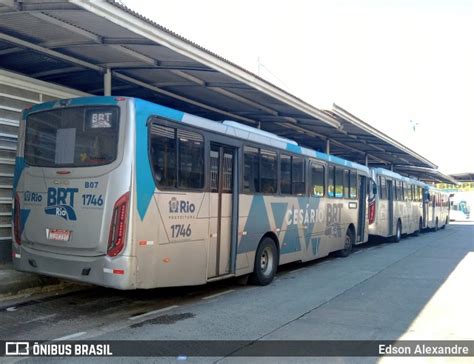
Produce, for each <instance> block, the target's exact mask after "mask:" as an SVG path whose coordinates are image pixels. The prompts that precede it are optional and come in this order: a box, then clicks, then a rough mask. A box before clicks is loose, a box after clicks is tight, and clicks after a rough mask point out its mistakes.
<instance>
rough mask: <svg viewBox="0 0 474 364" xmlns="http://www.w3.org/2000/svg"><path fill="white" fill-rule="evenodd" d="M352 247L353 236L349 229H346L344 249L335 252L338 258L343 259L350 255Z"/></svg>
mask: <svg viewBox="0 0 474 364" xmlns="http://www.w3.org/2000/svg"><path fill="white" fill-rule="evenodd" d="M353 247H354V234H353V233H352V231H351V229H347V231H346V236H345V237H344V248H343V249H341V250H339V251H338V252H337V255H338V256H339V257H342V258H345V257H348V256H349V255H351V253H352V248H353Z"/></svg>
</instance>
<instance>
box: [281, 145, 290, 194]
mask: <svg viewBox="0 0 474 364" xmlns="http://www.w3.org/2000/svg"><path fill="white" fill-rule="evenodd" d="M280 190H281V193H282V194H285V195H290V194H291V157H290V156H289V155H286V154H280Z"/></svg>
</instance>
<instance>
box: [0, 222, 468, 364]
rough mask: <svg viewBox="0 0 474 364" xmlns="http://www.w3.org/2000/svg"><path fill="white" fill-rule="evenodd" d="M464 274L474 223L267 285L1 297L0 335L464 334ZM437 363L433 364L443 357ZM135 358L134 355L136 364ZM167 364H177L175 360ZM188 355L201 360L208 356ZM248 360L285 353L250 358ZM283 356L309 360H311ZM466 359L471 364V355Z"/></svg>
mask: <svg viewBox="0 0 474 364" xmlns="http://www.w3.org/2000/svg"><path fill="white" fill-rule="evenodd" d="M473 277H474V225H472V224H459V225H450V226H448V227H447V228H446V229H445V230H441V231H439V232H436V233H433V232H431V233H426V234H422V235H421V236H419V237H407V238H405V239H404V240H402V241H401V242H400V243H399V244H393V243H384V244H375V243H370V244H366V245H365V246H363V247H360V248H358V249H357V251H356V252H355V253H354V254H352V255H351V256H350V257H348V258H345V259H344V258H332V257H330V258H327V259H323V260H319V261H318V262H315V263H314V262H313V263H308V264H304V265H302V264H293V265H290V266H287V267H284V268H283V269H282V270H281V271H280V272H279V274H278V276H277V278H276V280H275V281H274V282H273V284H271V285H269V286H267V287H253V286H239V285H238V284H237V283H236V282H235V281H225V282H219V283H215V284H212V285H207V286H201V287H194V288H177V289H166V290H151V291H140V292H120V291H113V290H109V289H102V288H87V287H85V288H84V289H82V290H81V291H76V292H69V293H67V294H65V295H56V296H53V297H51V296H43V297H41V296H39V297H36V298H34V299H30V300H26V301H25V300H23V301H21V300H20V301H16V302H14V301H10V302H3V303H0V309H1V311H0V324H1V325H0V337H1V338H8V339H32V340H33V339H48V340H50V339H57V338H62V337H69V338H71V339H72V338H74V339H96V340H114V339H118V340H119V339H133V340H140V339H145V340H153V339H179V340H185V339H200V340H203V339H222V340H227V339H242V340H298V339H301V340H321V339H323V340H330V339H340V340H366V339H367V340H370V339H387V340H394V339H425V340H429V339H438V340H443V339H449V340H462V339H465V340H473V339H474V309H473V308H474V293H473V289H472V288H473ZM156 310H158V311H157V312H155V311H156ZM394 359H396V360H397V361H399V360H400V358H392V360H390V358H385V359H384V360H382V362H386V361H388V362H394ZM435 359H436V358H435ZM437 359H438V360H434V361H435V362H445V361H446V358H445V359H443V358H437ZM67 360H68V361H67V362H68V363H69V362H80V361H81V360H79V359H76V360H70V359H67ZM213 360H219V361H222V362H226V363H227V362H231V363H233V362H242V361H243V359H242V358H240V359H235V358H213ZM379 360H380V359H377V358H338V359H337V361H338V362H354V361H356V362H377V361H379ZM30 361H31V362H35V361H36V360H33V359H31V360H30ZM48 361H51V362H53V361H59V360H58V359H57V360H48ZM117 361H118V360H117V358H114V359H113V360H110V362H111V363H112V362H114V363H115V362H117ZM123 361H124V362H128V361H130V358H128V359H126V360H125V359H124V360H123ZM143 361H144V360H143V359H138V358H136V359H135V362H137V363H138V362H143ZM167 361H168V362H176V358H172V359H169V360H167ZM187 361H190V362H196V361H199V362H209V361H211V358H187ZM255 361H257V362H262V363H267V362H268V363H271V362H272V363H273V362H275V361H279V362H288V361H289V359H288V358H279V359H277V360H275V359H265V358H259V359H257V360H255V358H253V359H252V362H255ZM319 361H323V362H333V361H334V359H319ZM425 361H426V359H425V360H423V359H422V360H421V361H420V362H425ZM148 362H154V360H151V359H150V360H148ZM291 362H314V358H311V359H309V358H308V359H304V358H298V359H295V360H291ZM465 362H472V358H469V360H466V361H465Z"/></svg>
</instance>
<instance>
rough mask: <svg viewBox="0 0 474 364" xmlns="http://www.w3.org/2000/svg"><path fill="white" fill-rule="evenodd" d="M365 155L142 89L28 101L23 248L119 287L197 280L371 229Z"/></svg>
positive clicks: (339, 247) (24, 258)
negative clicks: (143, 95)
mask: <svg viewBox="0 0 474 364" xmlns="http://www.w3.org/2000/svg"><path fill="white" fill-rule="evenodd" d="M369 178H370V171H369V169H368V168H367V167H365V166H362V165H359V164H356V163H353V162H350V161H347V160H343V159H340V158H337V157H334V156H330V155H327V154H324V153H320V152H317V151H314V150H310V149H306V148H303V147H301V146H299V145H298V144H297V143H296V142H294V141H292V140H289V139H285V138H281V137H278V136H276V135H274V134H271V133H268V132H264V131H261V130H259V129H255V128H252V127H249V126H245V125H242V124H239V123H236V122H233V121H224V122H216V121H211V120H207V119H204V118H201V117H197V116H193V115H189V114H186V113H183V112H180V111H177V110H173V109H170V108H167V107H164V106H160V105H157V104H153V103H150V102H147V101H143V100H140V99H136V98H125V97H86V98H77V99H69V100H59V101H54V102H48V103H44V104H40V105H36V106H33V107H32V108H30V109H27V110H25V111H24V113H23V120H22V121H21V123H20V131H19V147H18V152H17V158H16V168H15V178H14V222H13V258H14V259H13V261H14V266H15V267H16V268H17V269H19V270H21V271H27V272H36V273H40V274H44V275H49V276H55V277H61V278H66V279H72V280H76V281H82V282H87V283H92V284H96V285H101V286H109V287H114V288H118V289H135V288H154V287H167V286H179V285H199V284H204V283H206V282H210V281H214V280H219V279H223V278H227V277H235V276H243V275H250V279H251V281H252V282H254V283H256V284H260V285H265V284H268V283H270V282H271V281H272V279H273V277H274V275H275V272H276V269H277V266H278V265H281V264H285V263H289V262H293V261H308V260H312V259H317V258H320V257H324V256H327V255H328V254H330V253H331V252H338V253H339V254H340V255H342V256H347V255H348V254H350V252H351V250H352V247H353V246H354V245H356V244H360V243H363V242H366V241H367V239H368V218H367V186H368V180H369Z"/></svg>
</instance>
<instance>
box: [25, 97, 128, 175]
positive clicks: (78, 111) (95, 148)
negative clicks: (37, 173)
mask: <svg viewBox="0 0 474 364" xmlns="http://www.w3.org/2000/svg"><path fill="white" fill-rule="evenodd" d="M118 126H119V109H118V107H110V106H104V107H99V106H95V107H71V108H64V109H55V110H48V111H42V112H38V113H34V114H31V115H30V116H29V117H28V119H27V120H26V137H25V161H26V163H27V164H28V165H30V166H37V167H53V168H60V167H88V166H99V165H105V164H109V163H111V162H113V161H114V160H115V159H116V157H117V144H118V130H119V128H118Z"/></svg>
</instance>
